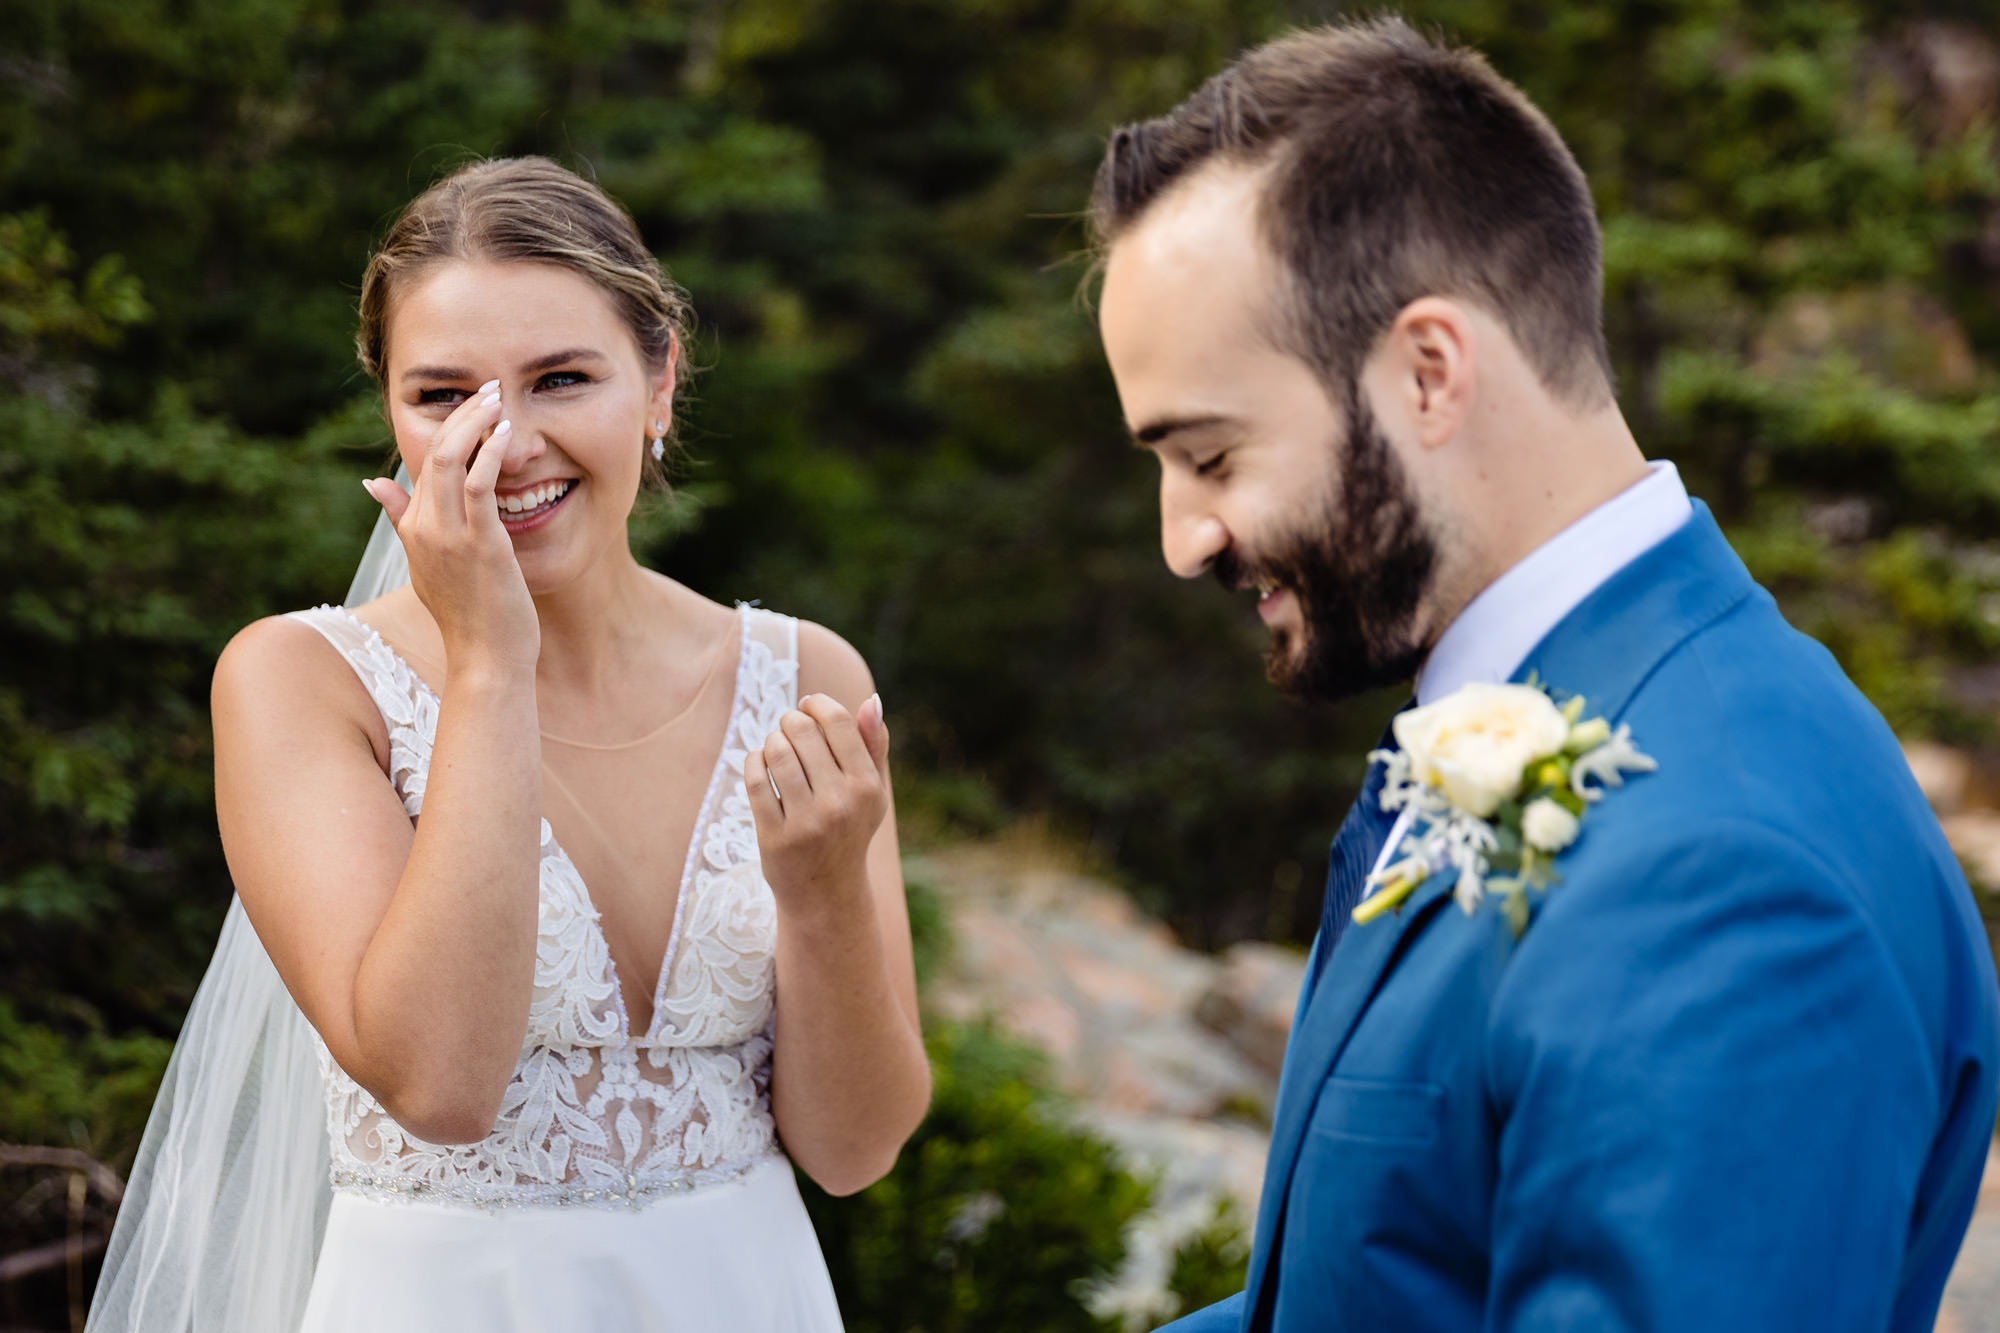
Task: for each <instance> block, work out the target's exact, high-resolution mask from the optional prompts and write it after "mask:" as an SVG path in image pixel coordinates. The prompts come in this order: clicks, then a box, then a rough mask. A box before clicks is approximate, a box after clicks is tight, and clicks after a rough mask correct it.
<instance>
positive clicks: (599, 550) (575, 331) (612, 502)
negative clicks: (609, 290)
mask: <svg viewBox="0 0 2000 1333" xmlns="http://www.w3.org/2000/svg"><path fill="white" fill-rule="evenodd" d="M388 348H389V355H388V364H387V366H386V367H385V394H386V396H387V399H388V408H389V422H390V425H391V427H392V428H393V429H394V430H395V433H396V448H397V449H398V451H400V452H401V454H402V456H403V462H404V464H405V465H406V466H408V468H409V469H410V473H411V475H413V476H414V475H416V474H417V472H418V470H419V469H420V468H421V467H422V465H423V462H424V459H425V456H426V455H427V454H428V453H429V452H430V447H431V440H432V437H433V436H434V435H435V434H436V432H437V429H438V426H439V425H440V423H442V422H443V421H444V419H445V418H446V417H447V416H449V415H450V414H451V411H452V409H453V408H454V407H456V406H457V405H458V404H459V403H461V402H463V401H464V400H465V399H466V398H467V397H469V396H471V394H472V393H473V392H474V391H475V390H476V389H478V387H479V386H480V385H482V384H484V383H485V382H486V381H488V380H493V379H497V380H499V381H500V393H501V402H502V407H503V410H504V411H505V413H506V416H507V419H508V420H510V421H512V422H513V423H514V425H513V432H512V435H511V438H510V439H509V441H508V444H507V458H506V461H505V462H504V463H503V464H502V465H501V469H500V480H499V485H498V488H497V490H496V492H495V499H496V502H497V503H498V504H499V506H500V517H501V520H502V522H504V523H505V524H506V526H507V532H508V535H509V536H510V537H511V538H512V539H513V543H514V554H515V556H516V558H518V559H519V560H520V562H521V572H522V574H523V575H524V576H525V577H526V579H527V582H528V591H529V592H530V593H532V594H534V595H536V596H541V595H544V594H547V593H552V592H556V591H558V590H560V589H561V588H563V587H565V586H567V585H568V584H569V583H570V582H572V581H573V580H574V579H576V578H577V577H578V576H579V575H581V574H582V573H583V572H584V571H585V570H587V569H590V568H591V567H592V566H593V565H595V564H596V562H598V561H599V560H601V559H603V558H605V557H606V555H607V554H611V553H614V552H619V551H622V550H624V548H625V542H626V526H625V525H626V519H627V517H628V516H629V515H630V513H631V511H632V501H633V499H634V498H635V497H636V496H637V494H638V490H639V477H640V468H641V461H642V451H643V450H644V448H645V447H646V446H645V441H646V440H647V439H648V438H650V437H651V436H652V435H653V434H654V433H655V432H654V429H653V427H654V425H655V423H660V424H670V422H671V418H670V417H669V415H668V413H669V411H670V409H671V407H672V404H673V387H674V386H673V370H672V367H671V366H669V367H667V368H666V369H664V370H662V371H660V372H657V373H655V372H653V371H651V370H649V369H648V368H647V366H646V365H645V363H644V362H643V361H642V360H641V359H640V355H639V347H638V344H637V343H636V342H635V341H634V340H633V337H632V333H631V330H630V329H629V328H628V327H627V326H626V324H625V321H624V320H623V319H622V318H620V316H619V314H618V311H617V309H616V308H615V307H614V306H613V305H612V303H611V298H610V297H609V296H608V295H606V294H605V292H604V291H603V290H602V289H600V288H599V287H598V286H597V284H595V283H593V282H592V281H590V279H588V278H586V277H584V276H583V275H581V274H579V273H576V272H573V271H571V270H570V269H566V268H562V267H559V266H557V265H554V264H537V263H493V262H488V261H484V260H453V261H450V262H447V263H445V264H442V265H440V266H438V267H437V268H434V269H431V270H430V271H428V272H426V273H423V274H421V275H420V276H419V277H417V278H416V279H415V280H414V281H412V282H411V283H410V285H409V286H408V287H407V288H405V289H404V290H402V291H400V292H398V293H397V294H396V299H395V300H394V301H393V302H392V303H391V306H390V310H389V327H388ZM558 492H559V494H558ZM551 496H553V497H554V498H553V499H551V498H550V497H551Z"/></svg>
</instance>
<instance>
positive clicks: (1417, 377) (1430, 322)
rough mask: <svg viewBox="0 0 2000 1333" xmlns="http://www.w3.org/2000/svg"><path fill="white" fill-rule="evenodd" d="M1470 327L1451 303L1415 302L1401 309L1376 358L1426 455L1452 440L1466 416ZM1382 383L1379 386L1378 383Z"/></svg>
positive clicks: (1473, 378) (1471, 374)
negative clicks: (1382, 361) (1383, 363)
mask: <svg viewBox="0 0 2000 1333" xmlns="http://www.w3.org/2000/svg"><path fill="white" fill-rule="evenodd" d="M1475 349H1476V344H1475V342H1474V335H1473V325H1472V321H1471V320H1470V319H1469V318H1467V316H1466V312H1465V308H1464V307H1463V306H1461V305H1459V304H1458V303H1457V302H1456V301H1451V300H1447V299H1445V298H1444V297H1439V296H1425V297H1419V298H1418V299H1417V300H1415V301H1412V302H1410V303H1409V304H1408V305H1406V306H1404V307H1403V309H1402V312H1401V313H1400V314H1398V315H1397V316H1396V322H1395V323H1394V324H1392V325H1391V326H1390V327H1389V334H1388V336H1387V337H1386V338H1385V339H1384V340H1383V345H1382V347H1381V349H1380V351H1379V352H1378V353H1377V356H1378V358H1380V359H1382V360H1384V361H1385V362H1386V363H1387V364H1386V365H1385V366H1384V369H1385V370H1387V371H1388V374H1387V375H1386V376H1384V377H1383V380H1385V381H1386V382H1387V383H1388V384H1389V385H1391V386H1393V387H1392V392H1393V393H1394V394H1395V395H1396V397H1397V400H1398V402H1399V404H1400V406H1401V407H1402V409H1403V412H1404V413H1405V414H1406V417H1407V420H1408V422H1409V427H1410V436H1411V438H1413V439H1414V440H1415V441H1416V443H1418V444H1419V445H1421V446H1422V447H1423V448H1426V449H1436V448H1440V447H1442V446H1444V445H1446V444H1449V443H1450V442H1451V441H1452V440H1453V439H1455V438H1456V437H1457V435H1458V433H1459V431H1460V430H1461V429H1463V428H1464V426H1465V423H1466V421H1467V419H1468V418H1470V416H1471V414H1472V399H1473V391H1474V389H1475V388H1476V387H1477V375H1478V366H1477V360H1476V356H1475ZM1378 382H1382V381H1378Z"/></svg>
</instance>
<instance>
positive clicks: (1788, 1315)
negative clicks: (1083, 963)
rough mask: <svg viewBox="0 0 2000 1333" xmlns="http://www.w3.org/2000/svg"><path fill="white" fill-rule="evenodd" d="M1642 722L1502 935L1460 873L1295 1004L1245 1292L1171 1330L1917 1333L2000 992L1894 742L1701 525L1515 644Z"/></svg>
mask: <svg viewBox="0 0 2000 1333" xmlns="http://www.w3.org/2000/svg"><path fill="white" fill-rule="evenodd" d="M1530 671H1533V672H1536V673H1538V674H1539V676H1540V678H1541V679H1542V680H1543V681H1545V682H1547V683H1549V684H1550V685H1551V686H1554V687H1556V688H1558V689H1561V690H1564V691H1568V692H1574V693H1579V694H1583V695H1585V696H1586V697H1587V699H1588V701H1589V712H1590V714H1591V715H1593V716H1595V715H1597V714H1599V713H1600V712H1601V713H1602V714H1603V715H1604V716H1605V717H1607V718H1608V719H1610V720H1611V721H1613V722H1614V723H1617V722H1629V723H1630V724H1631V725H1632V732H1633V739H1634V742H1635V743H1636V744H1637V745H1638V746H1639V748H1640V749H1642V750H1644V751H1645V752H1646V753H1648V754H1650V755H1652V756H1653V757H1654V758H1656V759H1657V760H1659V763H1660V769H1659V772H1657V773H1655V774H1650V775H1644V776H1637V777H1634V778H1632V779H1631V780H1630V781H1629V782H1628V784H1627V785H1626V787H1625V788H1624V789H1623V790H1618V791H1613V792H1610V793H1609V794H1608V795H1607V796H1606V798H1605V799H1604V801H1603V802H1602V803H1601V804H1600V805H1598V806H1596V807H1594V808H1593V809H1592V810H1591V812H1590V813H1589V815H1588V816H1587V817H1586V819H1585V821H1584V832H1583V836H1582V838H1581V839H1580V840H1579V841H1578V842H1577V843H1576V845H1575V846H1573V847H1572V848H1571V849H1570V850H1569V851H1568V852H1566V853H1565V854H1564V855H1563V856H1562V857H1561V859H1560V860H1559V861H1558V863H1557V870H1558V873H1559V874H1560V875H1561V877H1562V882H1561V883H1560V884H1557V885H1556V886H1554V887H1553V888H1551V889H1550V890H1549V892H1548V894H1547V896H1546V897H1545V898H1543V899H1542V900H1541V902H1540V905H1539V907H1538V909H1537V911H1536V915H1535V918H1534V920H1533V922H1532V924H1531V925H1530V926H1529V927H1528V930H1527V932H1526V934H1525V935H1523V936H1522V938H1521V939H1520V940H1519V941H1518V942H1516V941H1515V939H1514V938H1513V935H1512V933H1511V932H1510V931H1509V930H1508V928H1507V926H1506V924H1505V922H1504V921H1503V920H1502V919H1501V916H1500V914H1499V912H1498V911H1497V910H1496V909H1495V908H1494V907H1492V906H1490V905H1489V906H1487V907H1484V908H1482V909H1481V910H1480V911H1479V912H1478V913H1476V914H1475V915H1473V916H1467V915H1465V914H1464V913H1463V912H1461V911H1459V910H1458V909H1457V907H1456V906H1455V905H1454V904H1453V901H1452V897H1451V893H1450V889H1451V884H1452V879H1451V877H1450V876H1449V875H1440V876H1437V877H1434V878H1433V879H1432V880H1431V881H1430V882H1429V883H1427V884H1425V885H1424V886H1422V887H1421V888H1420V889H1419V890H1418V891H1417V893H1416V894H1415V895H1413V896H1412V897H1411V898H1410V899H1409V900H1408V901H1407V902H1406V903H1405V904H1404V906H1403V908H1402V910H1401V911H1400V912H1399V913H1397V914H1395V915H1392V916H1385V917H1382V918H1379V919H1378V920H1376V921H1375V922H1373V923H1371V924H1370V925H1367V926H1355V927H1350V928H1349V929H1348V930H1347V931H1346V932H1345V934H1344V935H1343V936H1342V937H1341V938H1340V941H1339V944H1338V946H1337V947H1336V948H1335V950H1334V952H1333V954H1332V956H1331V957H1330V958H1328V959H1327V964H1326V967H1325V970H1324V972H1323V974H1322V975H1321V978H1320V980H1319V982H1318V985H1317V987H1316V988H1315V987H1314V985H1313V983H1312V982H1311V981H1308V983H1307V988H1306V991H1305V993H1304V994H1303V995H1302V996H1301V997H1300V1002H1299V1012H1298V1016H1297V1018H1296V1019H1295V1020H1294V1024H1293V1030H1292V1040H1291V1046H1290V1048H1289V1049H1288V1050H1287V1051H1286V1055H1285V1070H1284V1077H1283V1080H1282V1082H1281V1084H1280V1087H1279V1093H1278V1104H1277V1112H1276V1117H1275V1125H1274V1128H1273V1132H1272V1140H1271V1156H1270V1162H1269V1165H1268V1168H1267V1175H1266V1179H1265V1185H1264V1196H1263V1202H1262V1204H1261V1206H1260V1208H1259V1211H1258V1217H1257V1232H1256V1240H1255V1245H1254V1248H1253V1251H1252V1256H1251V1262H1250V1282H1249V1289H1248V1291H1247V1292H1246V1293H1244V1294H1243V1295H1241V1296H1238V1297H1236V1298H1235V1299H1233V1300H1230V1301H1226V1302H1224V1303H1223V1304H1221V1305H1219V1306H1214V1307H1211V1308H1210V1309H1209V1310H1205V1311H1202V1312H1199V1313H1197V1314H1195V1315H1192V1316H1190V1317H1189V1318H1188V1319H1186V1320H1183V1321H1181V1322H1180V1323H1178V1324H1176V1325H1174V1329H1175V1331H1176V1333H1210V1331H1213V1333H1221V1330H1225V1329H1229V1330H1234V1329H1237V1328H1243V1329H1249V1330H1259V1331H1261V1330H1267V1329H1270V1330H1276V1331H1277V1333H1301V1331H1302V1330H1309V1329H1310V1330H1317V1329H1363V1330H1420V1329H1437V1330H1460V1329H1464V1330H1473V1329H1488V1330H1493V1329H1508V1330H1514V1329H1551V1330H1553V1329H1566V1330H1567V1329H1575V1330H1591V1331H1592V1333H1599V1331H1602V1330H1626V1329H1631V1330H1639V1329H1644V1330H1658V1331H1659V1333H1667V1331H1669V1330H1671V1331H1672V1333H1687V1331H1689V1330H1694V1331H1696V1333H1730V1331H1731V1330H1738V1329H1740V1330H1744V1331H1745V1333H1750V1331H1751V1330H1755V1331H1756V1333H1767V1331H1768V1330H1774V1329H1781V1330H1790V1329H1798V1330H1812V1331H1813V1333H1835V1331H1837V1330H1847V1329H1854V1330H1862V1329H1866V1330H1888V1329H1893V1330H1907V1331H1908V1333H1919V1330H1922V1331H1923V1333H1928V1330H1929V1329H1930V1328H1931V1324H1932V1321H1933V1319H1934V1317H1935V1314H1936V1311H1937V1307H1938V1301H1939V1296H1940V1294H1941V1292H1942V1291H1943V1288H1944V1282H1945V1277H1946V1275H1947V1273H1948V1272H1949V1271H1950V1268H1951V1263H1952V1259H1953V1257H1954V1256H1955V1254H1956V1253H1957V1250H1958V1245H1959V1241H1960V1240H1961V1238H1962V1237H1963V1235H1964V1231H1965V1226H1966V1222H1967V1220H1968V1218H1969V1217H1970V1216H1971V1212H1972V1207H1973V1202H1974V1199H1975V1196H1976V1194H1977V1192H1978V1187H1979V1179H1980V1173H1981V1169H1982V1167H1983V1165H1984V1162H1985V1158H1986V1150H1987V1144H1988V1142H1989V1140H1990V1139H1991V1137H1992V1135H1993V1131H1994V1113H1995V1099H1996V1070H2000V988H1996V982H1995V978H1994V970H1993V962H1992V958H1991V956H1990V954H1989V952H1988V950H1987V945H1986V942H1985V937H1984V934H1983V932H1982V930H1981V928H1980V924H1979V920H1978V914H1977V911H1976V909H1975V906H1974V903H1973V900H1972V896H1971V893H1970V891H1969V890H1968V889H1967V887H1966V883H1965V879H1964V877H1963V876H1962V875H1961V873H1960V871H1959V868H1958V864H1957V862H1956V860H1955V859H1954V858H1953V856H1952V853H1951V851H1950V850H1949V849H1948V848H1947V847H1946V845H1945V842H1944V838H1943V836H1942V835H1941V834H1940V833H1939V831H1938V826H1937V821H1936V820H1935V819H1934V818H1933V817H1932V815H1931V812H1930V810H1929V808H1928V807H1927V806H1926V804H1925V802H1924V798H1923V796H1922V794H1921V793H1920V792H1919V791H1918V790H1917V787H1916V784H1915V783H1914V782H1913V781H1912V779H1911V777H1910V774H1909V770H1908V768H1907V766H1906V765H1905V763H1904V760H1903V757H1902V754H1901V752H1900V750H1899V749H1898V747H1897V744H1896V741H1895V738H1894V737H1893V736H1892V735H1891V734H1890V732H1889V729H1888V728H1887V727H1886V726H1885V725H1883V722H1882V719H1881V718H1880V716H1878V715H1877V714H1876V712H1875V710H1874V709H1873V708H1871V707H1869V705H1868V704H1867V702H1866V701H1865V700H1863V699H1862V697H1861V695H1860V694H1859V693H1858V692H1857V691H1856V690H1855V689H1854V687H1853V686H1852V685H1851V684H1849V683H1848V681H1847V679H1846V677H1845V676H1843V675H1842V674H1841V672H1840V669H1839V668H1838V667H1837V666H1836V665H1835V664H1834V662H1833V660H1832V659H1831V658H1830V657H1829V656H1828V655H1827V654H1826V652H1825V651H1823V650H1822V649H1821V648H1820V647H1819V646H1818V645H1817V644H1815V643H1813V642H1812V641H1811V640H1809V639H1807V638H1805V637H1804V636H1802V635H1800V634H1798V633H1796V632H1794V631H1793V630H1792V629H1791V628H1790V627H1789V626H1787V625H1786V624H1785V622H1784V620H1783V619H1782V618H1781V617H1780V615H1779V614H1778V611H1777V609H1776V607H1775V606H1774V605H1773V603H1772V601H1771V599H1770V597H1769V596H1768V595H1767V594H1766V593H1765V592H1764V591H1763V590H1762V589H1761V588H1759V587H1757V585H1756V584H1755V583H1754V582H1752V581H1751V579H1750V576H1749V574H1748V572H1747V571H1746V570H1745V569H1744V568H1743V566H1742V564H1741V563H1740V562H1739V561H1738V560H1737V559H1736V556H1735V554H1734V553H1733V552H1732V551H1731V550H1730V549H1729V546H1728V544H1727V543H1726V542H1725V541H1724V540H1723V537H1722V534H1721V532H1720V531H1719V530H1718V529H1717V528H1716V526H1715V523H1714V521H1713V520H1712V519H1711V518H1710V517H1709V515H1708V512H1707V510H1706V509H1703V508H1697V511H1696V514H1695V517H1694V518H1693V519H1692V520H1691V521H1690V522H1689V523H1688V524H1687V525H1686V526H1685V527H1684V528H1682V529H1681V530H1680V531H1679V532H1677V533H1676V534H1675V535H1673V536H1672V537H1670V538H1668V539H1667V540H1666V541H1665V542H1664V543H1662V544H1661V545H1659V546H1657V547H1655V548H1654V549H1653V550H1651V551H1649V552H1648V553H1647V554H1645V555H1644V556H1641V557H1640V558H1639V559H1638V560H1637V561H1635V562H1634V563H1633V564H1631V565H1629V566H1627V567H1626V568H1625V569H1624V570H1622V571H1620V572H1619V573H1618V574H1616V575H1614V576H1613V577H1612V578H1611V579H1610V581H1608V582H1607V583H1606V584H1605V585H1604V586H1602V587H1601V588H1599V589H1598V590H1597V591H1596V592H1595V593H1593V594H1592V595H1591V596H1590V598H1588V599H1587V600H1586V601H1585V602H1584V603H1583V604H1582V605H1581V606H1579V607H1578V608H1577V609H1576V610H1575V611H1574V612H1573V613H1571V614H1570V616H1569V617H1568V618H1567V619H1565V620H1564V621H1563V622H1562V623H1561V624H1560V625H1558V626H1557V627H1556V629H1555V630H1554V631H1552V632H1551V633H1550V635H1549V636H1548V638H1546V639H1545V640H1544V641H1543V642H1542V643H1541V644H1540V646H1538V647H1537V648H1536V650H1535V651H1534V653H1533V654H1531V655H1530V657H1529V659H1528V661H1527V662H1526V663H1524V664H1523V666H1522V669H1521V672H1520V675H1519V677H1517V678H1518V679H1525V678H1526V676H1527V675H1528V673H1529V672H1530Z"/></svg>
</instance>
